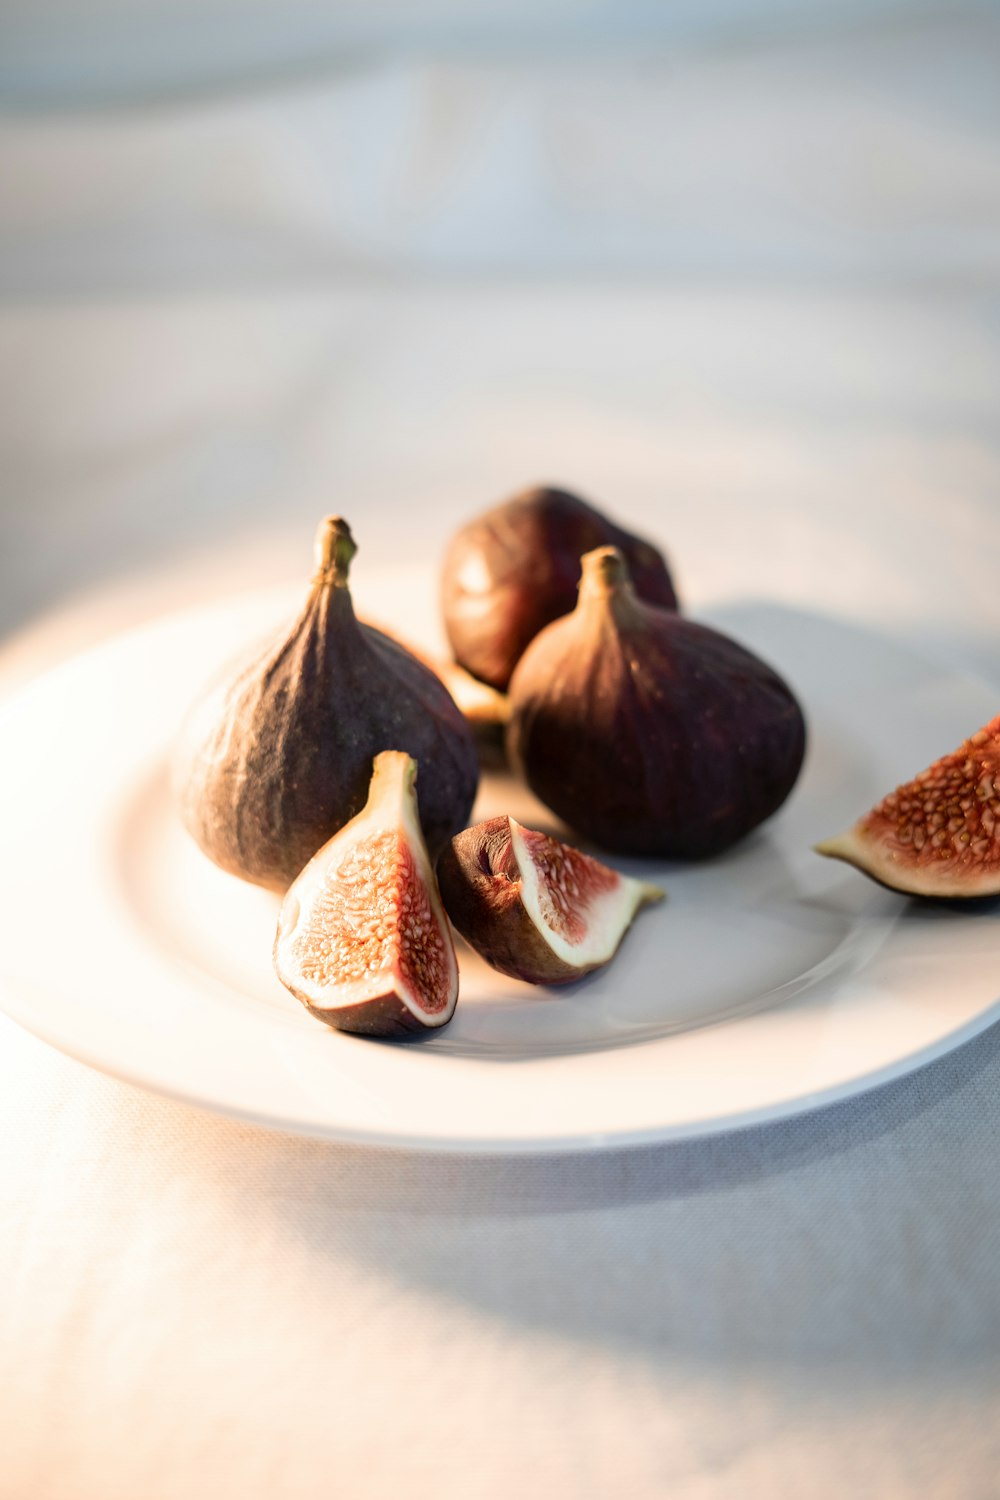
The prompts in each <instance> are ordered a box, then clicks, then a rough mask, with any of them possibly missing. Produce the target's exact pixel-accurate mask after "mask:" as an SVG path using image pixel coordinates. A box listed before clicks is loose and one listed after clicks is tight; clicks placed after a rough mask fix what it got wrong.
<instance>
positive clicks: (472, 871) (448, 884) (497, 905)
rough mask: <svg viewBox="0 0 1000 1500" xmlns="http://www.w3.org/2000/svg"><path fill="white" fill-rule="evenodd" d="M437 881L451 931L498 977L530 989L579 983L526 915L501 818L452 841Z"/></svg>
mask: <svg viewBox="0 0 1000 1500" xmlns="http://www.w3.org/2000/svg"><path fill="white" fill-rule="evenodd" d="M437 877H438V885H439V887H440V890H441V900H442V901H443V902H444V909H445V911H446V912H447V913H448V916H449V919H450V920H451V922H452V925H453V926H454V927H455V929H456V930H457V931H458V932H460V933H461V934H462V936H463V937H464V938H465V940H466V942H467V943H468V944H469V945H470V946H471V947H473V948H475V949H476V951H477V952H478V953H479V954H480V955H481V956H482V957H483V958H484V959H485V960H486V962H487V963H488V964H490V965H491V966H492V967H493V968H494V969H499V970H500V972H501V974H509V975H510V976H511V978H512V979H525V980H527V981H528V983H529V984H565V983H566V982H567V981H568V980H571V979H579V978H580V976H581V973H582V972H583V971H582V970H581V969H579V968H576V967H574V965H572V964H568V963H565V962H564V961H563V960H562V959H561V958H559V957H557V955H556V954H555V953H553V951H552V949H551V947H550V946H549V944H548V943H547V942H546V941H545V939H544V938H543V936H542V934H541V933H540V932H539V931H538V928H537V927H536V926H535V924H534V922H532V920H531V918H530V917H529V915H528V913H527V912H526V911H525V908H524V904H523V902H522V900H521V885H520V874H519V871H518V868H517V861H516V859H515V857H514V852H513V849H512V848H511V842H510V825H509V823H508V821H507V819H506V818H505V817H500V818H490V819H488V820H487V821H486V822H485V823H478V824H477V825H476V826H475V827H474V828H467V829H466V830H465V831H464V833H460V834H458V835H457V837H456V838H453V839H452V841H451V843H450V844H447V845H446V846H445V848H444V851H443V853H442V855H441V858H440V859H439V860H438V867H437ZM498 877H499V878H498Z"/></svg>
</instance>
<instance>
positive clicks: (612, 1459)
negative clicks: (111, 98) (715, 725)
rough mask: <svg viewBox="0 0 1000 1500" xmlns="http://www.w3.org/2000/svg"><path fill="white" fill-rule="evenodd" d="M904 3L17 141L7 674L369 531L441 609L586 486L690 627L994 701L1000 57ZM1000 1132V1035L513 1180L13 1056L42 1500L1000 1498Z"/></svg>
mask: <svg viewBox="0 0 1000 1500" xmlns="http://www.w3.org/2000/svg"><path fill="white" fill-rule="evenodd" d="M887 9H888V10H891V7H881V8H880V11H879V14H880V17H881V19H880V21H879V24H878V25H877V26H873V27H872V28H871V29H870V30H867V31H866V30H864V29H860V30H859V29H857V28H855V29H854V30H848V31H847V32H846V33H843V32H838V33H837V34H836V35H834V36H832V37H830V38H826V39H824V38H822V37H819V38H817V37H816V36H815V35H812V34H810V36H809V37H807V38H806V39H805V40H803V39H802V38H798V39H796V38H794V37H793V38H792V39H790V40H788V39H785V40H783V41H775V40H774V39H772V41H771V43H770V44H769V45H768V46H767V47H766V48H759V49H755V48H754V47H752V46H748V45H746V44H744V43H739V44H737V43H733V42H732V41H731V40H730V41H729V42H727V43H726V45H725V46H722V47H721V48H720V49H716V50H712V49H709V50H708V51H706V52H704V53H696V54H695V55H693V56H688V55H686V54H685V53H684V52H683V50H682V51H681V53H679V54H674V53H670V54H669V55H667V54H664V55H662V56H661V55H659V54H655V55H653V54H650V55H644V56H643V57H642V58H641V59H640V60H639V61H635V60H632V61H628V60H627V59H623V58H621V57H609V58H604V59H603V60H602V59H598V58H597V57H595V55H593V53H592V52H588V53H586V55H584V56H582V57H575V58H569V59H563V60H559V59H554V58H553V57H552V56H549V57H547V59H543V60H542V61H539V60H538V59H537V58H531V59H526V58H524V57H521V56H519V55H517V54H516V53H515V54H514V55H511V56H505V57H504V58H503V59H502V61H499V62H498V61H497V60H496V58H495V57H493V56H492V55H491V56H490V57H489V58H488V59H487V61H485V62H483V61H481V60H480V61H476V60H474V59H470V58H468V57H464V56H463V57H458V58H449V59H446V61H444V62H428V61H427V60H426V59H421V58H420V57H413V56H407V57H404V58H403V59H402V60H400V59H399V58H396V57H391V58H390V59H389V60H388V61H381V60H376V61H374V62H369V61H366V60H360V61H359V60H358V59H354V60H353V61H352V63H351V65H350V67H348V68H347V69H346V73H345V76H339V75H338V76H334V77H332V78H329V79H326V80H325V81H318V80H317V79H315V78H312V79H310V80H309V81H307V82H305V83H302V84H300V85H296V86H288V87H287V88H285V89H284V90H282V89H279V88H277V86H272V87H271V88H269V90H268V91H267V92H266V93H263V94H262V93H260V92H259V91H254V90H250V89H248V90H247V91H246V92H244V93H241V94H238V95H234V96H231V97H230V96H220V97H219V98H214V97H209V98H203V97H200V96H192V97H188V98H176V97H175V98H173V99H171V100H170V101H167V102H163V101H160V102H154V103H149V104H142V105H136V104H128V105H123V106H122V107H121V108H118V109H114V110H103V111H102V110H96V111H93V112H86V111H85V112H82V113H73V112H69V113H67V112H66V111H63V112H60V111H58V110H56V111H42V112H31V111H29V112H27V113H24V114H21V115H15V116H11V117H8V118H7V119H6V120H5V121H4V122H3V123H2V124H0V160H2V162H3V164H4V168H5V178H6V181H7V182H8V183H9V184H11V185H12V190H11V191H10V192H9V194H8V196H7V202H6V206H5V210H4V215H5V219H6V232H5V235H4V242H3V245H2V247H0V272H2V275H3V287H4V292H5V295H4V299H3V301H2V303H0V366H2V369H0V378H2V389H3V401H2V403H0V441H2V444H3V453H4V460H3V474H4V499H3V510H2V522H3V527H4V543H3V548H2V552H0V583H2V587H0V623H2V625H3V626H4V627H5V628H6V629H7V630H8V631H9V632H11V634H10V636H9V638H8V639H7V641H6V643H5V650H4V652H3V655H2V657H0V671H2V673H3V677H2V684H0V685H4V686H6V687H13V686H14V685H16V684H17V683H18V682H20V681H23V680H24V679H25V678H26V677H28V676H30V675H31V673H33V672H34V671H35V670H38V669H40V668H41V667H42V666H44V665H45V664H46V663H48V662H51V661H53V660H56V659H59V658H61V657H63V656H65V655H67V654H68V653H70V652H71V651H72V650H74V649H77V648H78V647H81V646H83V645H85V644H87V643H88V642H90V641H93V640H96V639H99V638H101V637H103V636H104V635H106V634H108V633H109V632H111V631H113V630H115V629H118V628H120V627H122V626H124V625H126V624H128V623H131V622H133V621H136V620H139V619H142V618H150V617H152V616H154V615H156V614H157V613H159V612H160V611H162V610H164V609H167V608H174V607H176V606H177V605H179V604H182V603H185V602H191V601H195V600H201V599H208V598H212V597H215V596H217V595H218V594H222V593H225V592H226V591H227V590H231V589H236V588H241V587H245V586H250V585H254V584H257V583H273V582H281V581H284V580H291V579H294V578H295V577H297V576H299V575H300V574H301V571H302V566H303V549H304V548H305V551H306V552H308V545H309V538H310V536H311V531H312V527H313V524H314V522H315V519H316V517H317V515H318V514H320V513H321V512H323V511H325V510H328V509H338V510H342V511H344V513H345V514H347V515H348V516H349V517H350V518H351V519H352V521H353V522H354V523H355V525H356V529H357V531H358V533H359V535H360V536H361V538H362V546H363V549H364V555H365V557H366V558H367V559H369V560H370V561H371V562H372V563H378V562H380V561H381V562H391V561H398V560H399V559H400V558H401V557H412V558H413V560H414V564H415V566H422V567H424V568H425V569H426V576H427V577H428V587H429V588H430V587H432V586H433V585H432V576H433V567H434V560H435V559H436V557H437V556H438V555H439V553H440V549H441V546H442V544H443V542H444V540H445V538H446V537H447V535H448V534H449V532H450V530H451V529H452V527H453V526H454V525H455V524H457V522H458V521H459V520H460V519H462V518H464V517H465V516H467V515H468V514H469V513H470V512H471V511H473V510H475V509H476V508H477V507H480V506H482V505H485V504H486V503H489V502H491V501H492V500H494V499H495V498H497V497H499V496H500V495H502V494H503V493H504V492H506V491H507V490H510V489H512V488H514V487H516V486H518V485H520V484H523V483H526V482H529V481H531V480H534V479H536V478H542V477H546V478H551V479H554V480H559V481H562V482H564V483H566V484H568V485H571V486H576V487H579V488H580V489H581V490H583V491H584V492H585V493H588V494H590V495H591V496H592V497H593V498H595V499H596V500H597V501H598V502H600V503H604V504H606V505H607V506H608V507H609V508H610V509H611V510H613V511H615V512H616V513H618V514H619V515H621V516H622V517H623V518H625V519H627V520H631V521H633V522H634V523H635V524H636V525H637V526H638V527H645V529H647V530H649V531H652V532H653V533H655V534H658V535H659V536H660V537H661V538H662V539H663V541H664V542H665V543H666V545H667V548H668V550H669V552H670V555H671V557H672V559H673V561H674V564H675V568H676V572H677V576H678V579H679V582H680V585H681V588H682V589H683V593H684V597H685V600H686V601H687V602H688V604H689V605H690V607H691V608H692V609H693V610H695V611H697V609H698V608H699V607H700V606H701V605H704V604H705V603H707V602H709V601H715V600H718V599H721V598H724V597H725V598H731V597H733V596H735V595H740V596H757V597H761V596H763V597H767V598H772V599H773V598H777V599H781V600H785V601H788V602H792V603H797V604H802V603H805V604H807V605H808V606H809V607H811V608H820V609H826V610H830V611H834V612H836V613H839V614H841V615H843V616H847V617H851V618H855V619H861V620H865V621H868V622H871V623H874V624H876V625H877V626H879V627H880V628H882V629H884V630H888V631H890V632H894V633H898V634H900V635H905V637H906V638H907V639H908V640H910V641H912V642H914V643H915V644H916V645H918V646H919V647H921V648H922V649H925V650H927V651H929V652H931V653H933V654H935V655H937V656H938V657H940V658H944V659H946V660H949V661H951V662H953V663H954V664H955V665H956V667H961V668H971V669H973V670H977V671H979V672H980V673H981V674H982V675H984V676H987V677H989V678H990V680H992V681H994V682H996V683H997V685H998V700H1000V666H998V662H1000V591H998V589H997V582H996V580H997V568H998V561H1000V441H998V437H997V432H998V428H997V414H998V413H997V393H998V391H1000V317H998V307H1000V302H998V280H997V274H996V267H997V259H996V256H997V246H998V238H1000V145H998V140H997V122H998V111H1000V89H998V88H997V87H996V84H997V78H998V53H997V47H996V30H995V27H994V26H993V24H992V21H991V20H990V18H989V15H988V13H985V12H984V13H981V14H978V16H977V13H976V12H974V11H972V10H971V9H970V10H969V11H967V12H963V13H962V15H961V16H959V17H957V18H956V19H953V20H948V19H947V18H945V19H940V18H939V19H933V18H932V19H931V20H930V21H928V22H926V23H923V22H921V23H919V24H918V23H917V22H913V23H912V24H909V25H904V26H899V27H897V28H894V27H893V26H892V25H891V24H889V23H888V22H887V21H886V20H885V13H886V11H887ZM654 51H655V49H654ZM394 132H395V133H394ZM401 142H402V143H403V145H405V147H406V151H407V152H408V153H409V154H408V155H404V156H403V158H402V162H401V158H400V153H401V151H402V150H403V145H401V144H400V143H401ZM651 143H652V144H651ZM973 727H974V726H971V725H970V726H969V728H970V729H971V728H973ZM945 748H946V747H945V746H942V749H945ZM71 755H72V744H71V737H70V736H68V737H67V756H71ZM53 874H54V878H55V879H56V880H57V878H58V848H57V847H54V848H53ZM60 899H71V897H67V894H66V893H65V892H64V893H61V895H60ZM0 920H2V919H0ZM990 920H992V918H991V919H990ZM66 957H67V956H66V955H63V958H64V959H65V958H66ZM69 957H70V958H71V955H70V956H69ZM998 988H1000V978H998ZM998 1136H1000V1037H998V1034H997V1032H996V1030H993V1031H991V1032H988V1033H987V1034H985V1035H984V1036H982V1037H980V1038H979V1039H978V1040H977V1041H975V1042H973V1043H970V1044H968V1045H966V1046H964V1047H963V1048H962V1049H961V1050H959V1051H957V1052H955V1053H954V1054H952V1055H951V1056H949V1057H947V1058H945V1059H944V1060H942V1061H940V1062H937V1063H935V1064H934V1065H932V1066H930V1067H928V1068H925V1069H924V1070H922V1071H920V1072H918V1073H916V1074H914V1075H912V1076H911V1077H909V1078H907V1079H906V1080H904V1081H902V1082H899V1083H896V1084H893V1085H891V1086H889V1087H886V1088H883V1089H881V1090H879V1091H877V1092H875V1093H871V1094H868V1095H865V1096H863V1097H859V1098H856V1099H854V1100H853V1101H851V1102H849V1103H847V1104H843V1105H840V1106H837V1107H835V1108H831V1109H827V1110H825V1111H823V1112H820V1113H816V1114H813V1115H810V1116H805V1117H802V1118H799V1119H797V1120H794V1121H791V1122H789V1123H786V1124H782V1125H775V1126H771V1127H768V1128H761V1129H756V1130H750V1131H745V1132H740V1133H737V1134H734V1135H731V1136H726V1137H720V1138H717V1139H714V1140H711V1141H705V1142H701V1143H698V1142H694V1143H690V1144H685V1145H674V1146H670V1147H663V1148H660V1149H644V1150H641V1151H631V1152H622V1153H605V1154H594V1155H590V1156H580V1157H575V1158H572V1159H560V1160H545V1159H538V1160H529V1161H524V1160H511V1161H505V1160H503V1159H490V1160H475V1159H467V1160H448V1159H442V1158H434V1157H429V1156H420V1155H411V1154H407V1153H391V1152H379V1151H375V1150H361V1149H351V1148H346V1147H337V1146H331V1145H327V1144H320V1143H311V1142H309V1141H305V1140H300V1139H293V1138H290V1137H284V1136H281V1135H279V1134H276V1133H269V1132H266V1131H263V1130H258V1129H253V1128H250V1127H244V1126H241V1125H238V1124H235V1123H232V1122H230V1121H227V1120H224V1119H221V1118H218V1117H215V1116H213V1115H212V1114H209V1113H203V1112H200V1111H198V1110H196V1109H192V1108H189V1107H186V1106H181V1105H178V1104H175V1103H171V1102H168V1101H165V1100H163V1099H159V1098H156V1097H153V1096H150V1095H146V1094H144V1093H141V1092H139V1091H137V1090H135V1089H133V1088H131V1087H129V1086H126V1085H123V1084H120V1083H117V1082H114V1081H112V1080H110V1079H107V1078H104V1077H102V1076H100V1075H98V1074H96V1073H93V1072H90V1071H88V1070H87V1069H86V1068H85V1067H83V1066H82V1065H80V1064H77V1063H75V1062H72V1061H69V1060H67V1059H65V1058H63V1057H61V1056H59V1055H58V1054H56V1053H54V1052H53V1051H51V1050H49V1049H48V1048H46V1047H45V1046H44V1045H43V1044H42V1043H41V1042H39V1041H37V1040H35V1039H34V1038H32V1037H29V1036H28V1035H26V1034H24V1033H22V1032H21V1031H19V1030H18V1029H17V1028H16V1027H15V1026H14V1025H13V1024H12V1023H10V1022H8V1021H6V1020H4V1019H0V1143H2V1144H0V1224H2V1225H3V1233H2V1235H0V1495H2V1496H3V1500H136V1497H137V1496H142V1497H143V1500H180V1497H185V1500H186V1497H190V1496H202V1495H204V1496H212V1497H215V1500H230V1497H233V1500H235V1497H239V1500H271V1497H273V1496H276V1495H282V1496H286V1495H287V1496H294V1497H296V1500H312V1497H317V1500H318V1497H321V1496H322V1497H327V1496H331V1495H336V1496H350V1497H355V1496H357V1497H365V1500H369V1497H370V1500H382V1497H386V1500H388V1497H390V1496H392V1497H395V1496H397V1495H399V1494H400V1493H403V1494H406V1495H409V1496H412V1497H424V1496H426V1497H435V1500H438V1497H452V1496H454V1497H462V1500H493V1497H497V1500H499V1497H501V1496H503V1497H507V1496H509V1495H510V1494H511V1493H518V1492H520V1493H522V1494H525V1495H528V1496H534V1495H554V1496H559V1497H563V1496H566V1497H571V1500H584V1497H586V1500H589V1497H594V1500H597V1497H601V1500H603V1497H605V1496H608V1495H622V1496H627V1497H629V1500H661V1497H664V1496H667V1495H669V1496H670V1497H671V1500H705V1497H711V1500H714V1497H718V1496H726V1497H729V1496H733V1497H740V1500H758V1497H760V1500H772V1497H775V1496H786V1495H787V1496H796V1497H797V1496H808V1497H810V1500H812V1497H818V1500H826V1497H830V1500H833V1497H837V1500H840V1497H842V1496H843V1495H845V1494H847V1495H854V1494H856V1495H873V1496H879V1497H882V1496H892V1497H895V1496H914V1497H920V1500H935V1497H941V1500H945V1497H948V1500H953V1497H962V1500H989V1497H992V1496H995V1495H996V1493H997V1483H998V1481H997V1475H998V1473H1000V1422H998V1398H1000V1384H998V1382H1000V1275H998V1272H997V1265H998V1260H1000V1213H998V1199H1000V1192H998V1185H997V1153H998V1144H1000V1142H998Z"/></svg>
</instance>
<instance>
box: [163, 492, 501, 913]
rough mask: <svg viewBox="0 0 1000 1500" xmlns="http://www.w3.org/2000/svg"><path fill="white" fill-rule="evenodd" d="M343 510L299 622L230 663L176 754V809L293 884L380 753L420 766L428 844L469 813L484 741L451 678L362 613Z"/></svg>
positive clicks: (275, 880)
mask: <svg viewBox="0 0 1000 1500" xmlns="http://www.w3.org/2000/svg"><path fill="white" fill-rule="evenodd" d="M355 550H356V549H355V544H354V540H353V538H352V536H351V532H350V528H349V527H348V525H347V523H346V521H343V520H342V519H341V518H340V517H339V516H328V517H327V518H326V519H325V520H324V521H323V522H322V523H321V524H320V527H319V530H318V532H317V537H316V575H315V577H314V578H313V581H312V586H311V588H310V590H309V595H308V597H307V599H306V602H305V607H304V608H303V610H302V612H301V614H300V615H299V617H298V619H297V620H296V621H295V623H294V625H293V626H292V628H291V631H290V632H289V633H288V634H287V635H283V636H282V637H280V638H279V639H278V640H276V641H275V642H274V643H273V644H272V645H270V646H268V647H267V649H266V650H264V651H263V652H260V651H258V652H257V653H256V654H255V655H254V656H253V657H251V658H250V659H249V660H248V661H246V662H244V663H243V664H240V665H238V666H236V667H235V668H231V669H230V670H229V671H228V672H227V673H225V674H224V675H223V677H222V679H221V680H219V681H217V682H216V683H214V684H212V685H211V686H210V687H209V689H208V690H207V691H206V692H205V694H204V695H203V696H202V698H201V699H200V700H199V701H198V702H197V703H196V705H195V707H194V708H193V709H192V711H191V713H190V715H189V717H188V720H187V722H186V724H185V727H184V729H183V731H182V734H181V741H180V745H179V746H178V751H177V755H176V757H175V765H174V782H175V786H176V788H177V793H178V799H179V805H180V812H181V817H182V819H183V821H184V823H185V825H186V827H187V829H188V831H189V832H190V833H191V834H192V836H193V837H194V838H195V840H196V841H197V842H198V844H199V845H200V846H201V848H202V849H203V850H204V852H205V853H206V854H207V855H208V856H209V858H210V859H213V860H214V861H215V863H216V864H218V865H221V866H222V868H223V869H224V870H229V871H230V872H231V873H233V874H234V875H240V876H242V877H243V878H244V879H245V880H250V881H253V882H255V883H256V884H258V885H264V886H269V887H271V888H273V889H275V890H284V889H285V888H286V887H287V886H288V884H289V882H290V881H291V880H293V879H294V877H295V876H296V875H297V874H298V872H299V871H300V870H301V869H302V867H303V866H304V865H305V864H306V862H307V861H308V860H309V859H311V858H312V856H313V855H314V854H315V853H316V851H317V849H319V847H320V846H321V845H322V844H324V843H326V841H327V840H328V839H329V838H330V837H331V836H332V835H333V834H334V833H336V832H337V830H338V829H339V828H342V827H343V826H344V824H345V823H347V822H348V821H349V820H350V819H351V818H353V817H354V816H355V814H356V813H358V812H360V811H361V809H362V807H364V805H365V799H366V797H367V794H368V783H369V778H370V776H371V769H372V760H373V758H374V756H376V755H378V754H379V752H380V751H382V750H403V751H405V752H406V753H407V754H408V755H411V756H412V757H413V759H414V760H415V761H417V762H418V764H419V767H420V783H419V789H418V801H419V808H420V821H421V824H422V826H423V830H424V835H425V837H426V839H427V844H428V847H429V848H430V850H431V852H432V855H436V853H437V851H438V850H440V848H441V847H442V845H443V844H444V843H445V842H446V841H447V840H448V839H449V838H450V837H451V836H452V835H453V834H454V833H455V832H457V831H458V829H460V828H463V827H464V826H465V824H466V823H467V822H468V819H469V813H470V811H471V809H472V803H473V801H474V799H475V795H476V787H477V783H478V779H479V770H478V762H477V756H476V746H475V741H474V738H473V734H472V731H471V729H470V728H469V726H468V725H467V723H466V721H465V719H464V718H463V717H462V715H461V713H460V712H459V710H458V709H457V708H456V706H455V704H454V702H453V701H452V699H451V697H450V695H449V694H448V691H447V689H446V688H445V687H444V686H443V684H442V683H441V682H440V681H439V679H438V678H437V677H436V676H435V675H434V673H433V672H432V671H431V670H430V669H429V668H428V667H426V666H424V664H423V663H422V662H420V661H418V660H417V659H416V657H414V656H413V655H411V653H410V652H409V651H407V650H406V649H405V647H403V646H401V645H400V644H399V643H398V642H397V641H394V640H391V639H390V638H389V637H388V636H386V635H383V634H382V632H381V631H378V630H374V629H372V628H371V627H370V626H366V625H363V624H361V623H360V621H358V619H357V618H356V617H355V614H354V607H353V605H352V603H351V595H350V592H349V589H348V572H349V569H350V563H351V558H352V557H353V556H354V552H355Z"/></svg>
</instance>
